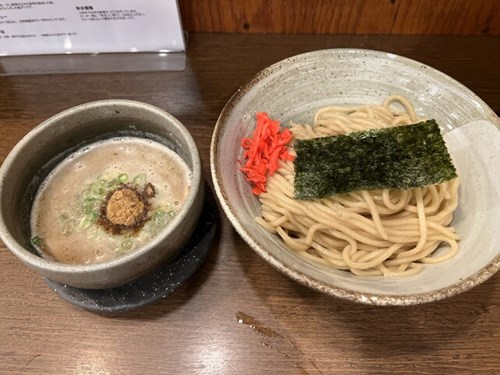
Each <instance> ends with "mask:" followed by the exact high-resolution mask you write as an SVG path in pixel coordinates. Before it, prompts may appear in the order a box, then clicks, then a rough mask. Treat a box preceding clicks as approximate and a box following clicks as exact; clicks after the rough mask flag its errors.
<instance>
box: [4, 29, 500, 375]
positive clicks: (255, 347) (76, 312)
mask: <svg viewBox="0 0 500 375" xmlns="http://www.w3.org/2000/svg"><path fill="white" fill-rule="evenodd" d="M333 47H358V48H370V49H378V50H383V51H387V52H392V53H396V54H400V55H404V56H407V57H410V58H413V59H416V60H419V61H422V62H424V63H426V64H429V65H432V66H434V67H436V68H438V69H440V70H442V71H444V72H445V73H447V74H449V75H451V76H452V77H454V78H456V79H458V80H459V81H461V82H462V83H463V84H465V85H466V86H468V87H469V88H470V89H471V90H473V91H475V92H476V93H477V94H478V95H479V96H481V97H482V98H483V99H484V100H485V101H486V103H488V104H489V105H490V106H491V107H492V108H493V109H495V110H499V109H500V80H498V64H497V61H498V59H499V58H500V48H499V47H500V44H499V39H498V38H488V37H467V38H466V37H422V36H419V37H411V36H405V37H390V36H373V37H368V36H327V35H321V36H308V35H230V34H192V35H191V36H190V42H189V47H188V53H187V59H188V60H187V62H188V63H187V67H186V70H185V71H182V72H142V73H106V74H100V73H93V74H61V75H58V74H52V75H33V76H12V77H5V76H3V77H0V88H1V89H0V134H1V137H0V162H1V161H3V160H4V158H5V157H6V155H7V153H8V152H9V151H10V150H11V149H12V147H13V146H14V144H15V143H16V142H17V141H18V140H19V139H21V137H22V136H23V135H24V134H26V133H27V132H28V131H29V130H30V129H32V128H33V127H34V126H36V125H37V124H38V123H39V122H41V121H42V120H44V119H46V118H47V117H49V116H51V115H53V114H55V113H57V112H59V111H61V110H63V109H66V108H68V107H71V106H74V105H77V104H81V103H84V102H88V101H92V100H99V99H108V98H124V99H134V100H140V101H144V102H147V103H151V104H153V105H156V106H159V107H160V108H163V109H165V110H167V111H169V112H171V113H172V114H173V115H174V116H176V117H177V118H179V119H180V120H181V121H182V122H183V123H184V124H185V125H186V126H187V127H188V129H189V130H190V131H191V133H192V134H193V137H194V139H195V141H196V143H197V144H198V146H199V148H200V153H201V156H202V160H203V166H204V173H205V177H206V178H207V180H208V181H209V180H210V173H209V168H208V167H209V161H208V159H209V148H210V139H211V135H212V131H213V127H214V124H215V122H216V120H217V117H218V115H219V113H220V111H221V109H222V108H223V106H224V105H225V103H226V102H227V100H228V99H229V97H230V96H231V95H232V94H233V93H234V91H235V90H237V89H238V88H239V87H240V86H241V85H242V84H244V83H245V82H247V81H248V80H249V79H250V78H251V77H252V76H253V75H254V74H256V73H257V72H258V71H259V70H261V69H262V68H264V67H265V66H267V65H269V64H271V63H274V62H276V61H278V60H281V59H283V58H285V57H289V56H291V55H295V54H298V53H302V52H306V51H311V50H316V49H323V48H333ZM256 51H258V53H256ZM0 62H1V60H0ZM124 63H126V58H125V60H124ZM219 213H220V216H221V218H220V227H219V230H218V233H217V237H216V241H215V242H214V244H213V246H212V247H211V250H210V252H209V255H208V258H207V260H206V262H205V263H204V264H203V266H202V267H201V269H200V270H199V271H198V272H197V273H196V274H195V275H194V276H193V277H192V278H191V280H190V281H189V282H188V283H187V284H185V285H184V286H182V287H180V288H179V289H177V290H176V291H175V292H174V293H173V294H171V295H169V296H168V297H167V298H165V299H162V300H160V301H158V302H157V303H155V304H153V305H149V306H146V307H143V308H141V309H139V310H136V311H133V312H129V313H125V314H120V315H112V316H100V315H96V314H92V313H89V312H86V311H84V310H81V309H80V308H77V307H75V306H73V305H70V304H68V303H66V302H64V301H63V300H62V299H61V298H60V297H59V296H58V295H56V294H55V293H54V292H52V290H50V288H48V287H47V285H46V284H45V283H44V281H43V280H42V279H41V278H40V277H39V276H37V275H36V274H35V273H34V272H33V271H31V270H29V269H27V268H26V267H25V266H24V265H22V264H21V262H19V261H18V260H17V259H16V258H15V257H14V256H13V255H12V254H11V253H10V252H9V251H8V250H7V249H6V248H5V246H4V245H3V244H1V243H0V374H2V375H13V374H38V375H48V374H51V375H53V374H58V375H64V374H235V373H239V374H250V375H253V374H255V375H257V374H278V375H279V374H286V375H304V374H311V375H319V374H380V375H381V374H384V375H386V374H452V375H453V374H460V375H462V374H466V375H468V374H471V375H472V374H474V375H476V374H480V375H481V374H488V375H493V374H498V373H500V361H499V358H500V277H499V276H500V275H498V274H497V275H496V276H494V277H492V278H491V279H489V280H488V281H486V282H485V283H484V284H482V285H480V286H478V287H476V288H474V289H472V290H470V291H468V292H465V293H463V294H460V295H458V296H456V297H454V298H450V299H448V300H444V301H439V302H436V303H432V304H426V305H418V306H413V307H385V308H381V307H372V306H365V305H359V304H354V303H350V302H347V301H343V300H340V299H336V298H332V297H328V296H325V295H323V294H320V293H317V292H314V291H312V290H309V289H307V288H305V287H303V286H301V285H299V284H297V283H295V282H294V281H292V280H290V279H288V278H287V277H285V276H283V275H282V274H280V273H279V272H277V271H276V270H274V269H273V268H271V267H270V266H269V265H267V263H265V262H264V261H263V260H262V259H261V258H260V257H259V256H258V255H257V254H256V253H255V252H254V251H252V250H251V249H250V248H249V247H248V246H247V245H246V244H245V243H244V242H243V240H242V239H241V238H240V237H239V236H238V235H237V234H236V232H235V231H234V230H233V228H232V227H231V225H230V224H229V222H228V220H227V219H225V217H224V216H223V214H222V212H221V211H220V210H219Z"/></svg>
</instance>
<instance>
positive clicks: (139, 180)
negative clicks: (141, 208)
mask: <svg viewBox="0 0 500 375" xmlns="http://www.w3.org/2000/svg"><path fill="white" fill-rule="evenodd" d="M146 181H147V180H146V174H144V173H141V174H138V175H137V176H135V177H134V179H133V180H132V182H133V183H134V184H135V185H139V186H142V185H145V184H146Z"/></svg>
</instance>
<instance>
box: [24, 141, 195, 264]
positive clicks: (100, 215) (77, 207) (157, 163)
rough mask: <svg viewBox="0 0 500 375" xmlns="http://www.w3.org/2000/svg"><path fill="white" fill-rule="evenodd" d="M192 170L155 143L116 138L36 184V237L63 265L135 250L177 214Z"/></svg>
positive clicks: (45, 252)
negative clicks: (38, 186)
mask: <svg viewBox="0 0 500 375" xmlns="http://www.w3.org/2000/svg"><path fill="white" fill-rule="evenodd" d="M190 188H191V171H190V169H189V167H188V166H187V165H186V163H185V162H184V161H183V159H182V158H181V157H180V156H179V155H178V154H177V153H175V152H174V151H173V150H171V149H170V148H168V147H167V146H164V145H162V144H160V143H158V142H155V141H152V140H149V139H143V138H137V137H118V138H111V139H107V140H104V141H99V142H96V143H93V144H91V145H89V146H86V147H83V148H82V149H80V150H78V151H77V152H75V153H73V154H71V155H70V156H68V157H67V158H66V159H65V160H64V161H63V162H61V163H60V164H59V165H58V166H56V168H54V170H53V171H52V172H51V173H50V174H49V175H48V176H47V178H46V179H45V180H44V181H43V183H42V184H41V185H40V188H39V189H38V192H37V194H36V197H35V200H34V204H33V208H32V211H31V232H32V238H31V240H32V243H33V245H34V246H35V247H36V248H37V250H38V251H39V252H40V253H41V255H42V256H44V257H49V258H52V259H55V260H57V261H59V262H62V263H71V264H89V263H100V262H104V261H107V260H110V259H113V258H116V257H119V256H121V255H124V254H127V253H130V252H132V251H135V250H137V249H139V248H141V247H143V246H144V245H146V244H147V243H148V242H150V241H151V240H152V239H153V238H154V237H155V236H156V235H158V234H159V233H160V232H161V231H162V230H163V229H164V228H165V227H166V226H167V225H168V223H169V222H170V221H171V220H172V219H173V218H174V217H175V216H176V215H177V214H178V212H179V210H180V209H182V206H183V204H184V202H185V200H186V198H187V195H188V192H189V190H190Z"/></svg>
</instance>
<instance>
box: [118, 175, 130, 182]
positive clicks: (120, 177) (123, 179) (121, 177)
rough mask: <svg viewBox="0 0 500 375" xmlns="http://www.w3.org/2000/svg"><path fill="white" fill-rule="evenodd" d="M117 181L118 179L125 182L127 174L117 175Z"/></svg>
mask: <svg viewBox="0 0 500 375" xmlns="http://www.w3.org/2000/svg"><path fill="white" fill-rule="evenodd" d="M118 181H120V182H121V183H124V182H127V181H128V174H126V173H122V174H120V175H118Z"/></svg>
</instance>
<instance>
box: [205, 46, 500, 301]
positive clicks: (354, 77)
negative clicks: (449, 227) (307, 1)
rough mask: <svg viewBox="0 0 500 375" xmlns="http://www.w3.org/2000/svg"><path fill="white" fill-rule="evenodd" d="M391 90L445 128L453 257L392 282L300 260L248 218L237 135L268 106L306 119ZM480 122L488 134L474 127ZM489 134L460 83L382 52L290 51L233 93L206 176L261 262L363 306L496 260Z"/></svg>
mask: <svg viewBox="0 0 500 375" xmlns="http://www.w3.org/2000/svg"><path fill="white" fill-rule="evenodd" d="M394 94H400V95H404V96H406V97H407V98H409V99H410V101H411V102H412V103H413V104H414V105H415V107H416V111H417V113H418V114H419V115H420V116H422V117H427V118H434V119H436V120H437V121H438V123H439V124H440V125H441V126H442V130H443V132H444V133H449V134H450V135H451V134H453V137H450V140H449V142H450V143H453V144H454V145H453V151H452V152H451V153H452V157H453V158H454V160H455V164H456V166H457V169H458V173H459V175H460V177H461V187H460V191H459V194H460V197H459V199H460V203H459V208H458V210H457V212H456V214H455V218H454V221H453V225H454V226H455V227H456V228H457V231H458V232H459V233H460V235H461V236H462V240H461V242H460V251H459V254H458V255H457V256H455V257H454V258H453V259H451V260H449V261H447V262H444V263H441V264H436V265H426V266H425V268H424V270H423V271H422V272H421V273H420V274H418V275H416V276H413V277H407V278H398V279H390V278H388V279H383V278H366V277H359V276H354V275H352V274H350V273H348V272H344V271H337V270H331V269H327V268H324V267H322V266H320V265H313V264H311V263H309V262H307V261H304V260H303V259H302V258H300V257H298V256H297V255H296V254H294V253H293V252H292V251H289V250H288V249H287V248H286V247H285V246H284V244H283V242H282V241H281V239H280V238H278V236H275V235H271V234H269V233H268V232H266V231H264V230H262V229H261V228H260V227H259V226H258V225H257V224H256V223H255V222H254V218H255V217H256V216H258V215H259V203H258V200H257V199H256V198H255V197H254V196H253V195H252V194H251V192H250V187H249V184H248V183H247V182H246V181H245V180H244V178H243V175H242V174H241V173H240V172H239V171H238V164H237V163H236V160H239V159H241V155H242V149H241V147H240V141H241V139H242V138H243V137H247V136H249V135H250V134H251V133H252V131H253V128H254V126H255V120H254V119H255V113H256V112H261V111H265V112H268V113H269V115H270V117H271V118H274V119H277V120H280V121H281V122H282V124H286V123H287V122H288V121H289V120H291V119H293V120H296V121H299V122H303V123H304V122H306V123H307V122H309V123H310V122H311V116H312V113H313V112H314V111H315V109H318V108H319V107H323V106H326V105H331V104H335V105H358V104H367V103H368V104H371V103H373V104H380V103H381V102H382V101H383V100H384V99H385V98H386V97H387V96H389V95H394ZM478 121H483V122H479V123H477V122H478ZM469 123H474V124H470V125H467V124H469ZM465 125H467V126H465ZM482 126H486V129H487V130H488V132H489V133H488V132H486V133H485V132H483V131H482V130H481V132H480V131H476V129H479V128H480V127H481V129H483V127H482ZM452 130H453V132H452ZM498 136H499V120H498V117H497V116H496V114H495V113H494V112H493V111H492V110H491V109H490V108H489V107H488V106H487V105H486V104H485V103H484V102H483V101H482V100H481V99H480V98H479V97H477V96H476V95H475V94H474V93H473V92H471V91H470V90H469V89H467V88H466V87H465V86H463V85H462V84H460V83H459V82H457V81H455V80H453V79H452V78H450V77H448V76H447V75H445V74H443V73H441V72H439V71H437V70H435V69H433V68H431V67H429V66H426V65H424V64H421V63H419V62H416V61H413V60H410V59H407V58H404V57H400V56H396V55H393V54H388V53H383V52H376V51H369V50H357V49H331V50H322V51H316V52H311V53H306V54H302V55H298V56H293V57H290V58H288V59H286V60H283V61H280V62H278V63H276V64H274V65H272V66H270V67H268V68H266V69H264V70H263V71H261V72H260V73H258V74H257V75H256V76H255V77H254V78H253V79H252V80H251V81H250V82H249V83H248V84H246V85H245V86H243V87H242V88H240V89H239V90H238V91H237V92H236V93H235V94H234V95H233V97H232V98H231V99H230V100H229V102H228V103H227V105H226V106H225V108H224V109H223V111H222V113H221V114H220V117H219V119H218V121H217V124H216V127H215V131H214V134H213V138H212V145H211V168H212V178H213V181H214V187H215V191H216V194H217V196H218V198H219V200H220V202H221V205H222V207H223V209H224V211H225V213H226V215H227V216H228V218H229V220H230V221H231V223H232V224H233V226H234V227H235V229H236V230H237V231H238V233H239V234H240V235H241V236H242V238H243V239H244V240H245V241H246V242H247V243H248V244H249V245H250V247H251V248H252V249H254V250H255V251H256V252H257V253H258V254H259V255H261V256H262V257H263V258H264V259H265V260H266V261H267V262H268V263H270V264H271V265H272V266H274V267H275V268H276V269H278V270H279V271H281V272H283V273H284V274H286V275H288V276H289V277H291V278H292V279H294V280H296V281H298V282H300V283H302V284H304V285H306V286H309V287H311V288H313V289H316V290H318V291H321V292H324V293H327V294H330V295H334V296H337V297H342V298H346V299H349V300H354V301H357V302H362V303H368V304H375V305H408V304H416V303H423V302H430V301H435V300H439V299H442V298H446V297H450V296H452V295H455V294H457V293H459V292H462V291H465V290H467V289H469V288H471V287H473V286H475V285H477V284H479V283H481V282H483V281H484V280H486V279H487V278H489V277H490V276H492V275H493V274H494V273H495V272H496V271H497V270H498V268H499V266H500V256H499V250H500V246H499V242H500V241H499V237H498V234H497V230H498V228H499V227H500V222H499V216H498V211H500V210H499V209H498V204H499V202H500V190H499V187H498V183H497V181H498V178H499V177H498V164H496V168H495V167H494V166H495V164H494V163H495V162H496V161H498V154H500V152H499V149H498V148H499V146H500V145H499V143H498ZM445 137H446V134H445ZM488 158H492V159H490V160H488ZM488 163H489V164H488ZM488 165H489V166H491V168H490V170H489V171H488V169H487V168H488Z"/></svg>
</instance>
